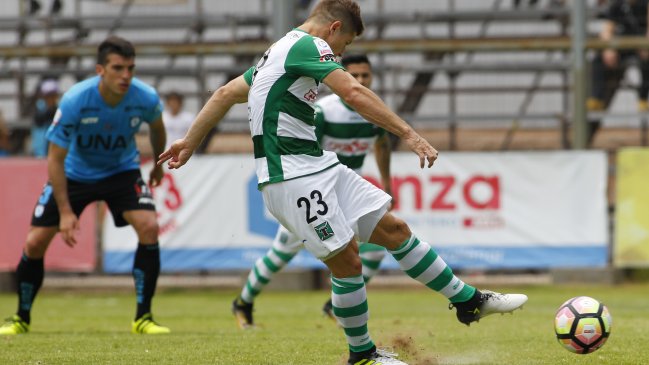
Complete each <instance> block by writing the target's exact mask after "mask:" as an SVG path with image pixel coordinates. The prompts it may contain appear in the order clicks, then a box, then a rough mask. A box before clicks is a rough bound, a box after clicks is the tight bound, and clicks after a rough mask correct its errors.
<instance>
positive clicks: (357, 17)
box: [309, 0, 365, 36]
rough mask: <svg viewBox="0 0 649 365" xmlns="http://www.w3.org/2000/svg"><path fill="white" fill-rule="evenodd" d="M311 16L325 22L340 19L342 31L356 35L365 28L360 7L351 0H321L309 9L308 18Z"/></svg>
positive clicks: (361, 32)
mask: <svg viewBox="0 0 649 365" xmlns="http://www.w3.org/2000/svg"><path fill="white" fill-rule="evenodd" d="M312 18H314V19H318V20H319V21H325V22H332V21H335V20H340V21H341V22H342V23H343V31H344V32H348V33H351V32H354V33H356V35H357V36H359V35H361V34H363V31H364V30H365V25H363V19H362V18H361V8H360V7H359V6H358V4H357V3H356V2H355V1H352V0H321V1H320V2H319V3H318V5H316V6H315V7H314V8H313V11H311V15H309V19H312Z"/></svg>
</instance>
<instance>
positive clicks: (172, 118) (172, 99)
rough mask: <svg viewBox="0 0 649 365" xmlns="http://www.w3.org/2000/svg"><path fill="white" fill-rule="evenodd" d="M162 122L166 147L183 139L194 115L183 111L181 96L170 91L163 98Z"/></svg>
mask: <svg viewBox="0 0 649 365" xmlns="http://www.w3.org/2000/svg"><path fill="white" fill-rule="evenodd" d="M162 121H163V122H164V125H165V129H166V130H167V147H166V148H169V146H171V144H172V143H173V142H174V141H175V140H177V139H181V138H183V137H185V133H187V130H188V129H189V127H190V126H191V125H192V122H193V121H194V114H192V113H190V112H188V111H185V110H183V96H182V95H181V94H180V93H178V92H176V91H172V92H170V93H169V94H167V96H166V97H165V109H164V111H163V112H162Z"/></svg>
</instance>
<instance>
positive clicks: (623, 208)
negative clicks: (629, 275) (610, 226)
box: [613, 148, 649, 268]
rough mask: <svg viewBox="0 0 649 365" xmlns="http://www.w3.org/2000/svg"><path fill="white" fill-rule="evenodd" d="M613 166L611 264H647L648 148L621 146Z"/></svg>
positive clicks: (642, 266)
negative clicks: (614, 185) (614, 176)
mask: <svg viewBox="0 0 649 365" xmlns="http://www.w3.org/2000/svg"><path fill="white" fill-rule="evenodd" d="M616 166H617V182H616V194H617V197H616V209H615V244H614V246H613V264H614V266H615V267H617V268H649V204H647V202H649V189H647V181H649V170H647V166H649V149H647V148H623V149H620V150H619V151H618V154H617V163H616Z"/></svg>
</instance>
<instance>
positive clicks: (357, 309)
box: [331, 275, 374, 352]
mask: <svg viewBox="0 0 649 365" xmlns="http://www.w3.org/2000/svg"><path fill="white" fill-rule="evenodd" d="M331 301H332V304H333V313H334V316H335V317H336V319H337V320H338V323H339V324H340V325H341V326H342V328H343V329H344V331H345V337H347V343H348V344H349V350H350V351H352V352H363V351H367V350H369V349H371V348H372V347H373V346H374V342H372V338H371V337H370V334H369V331H368V330H367V320H368V319H369V309H368V307H367V294H366V292H365V282H364V281H363V276H361V275H358V276H352V277H349V278H335V277H333V275H332V276H331Z"/></svg>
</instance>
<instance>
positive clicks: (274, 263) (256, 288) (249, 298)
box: [240, 238, 297, 303]
mask: <svg viewBox="0 0 649 365" xmlns="http://www.w3.org/2000/svg"><path fill="white" fill-rule="evenodd" d="M282 241H283V242H282ZM285 243H286V238H284V239H283V240H278V239H276V240H275V241H273V247H271V249H270V250H268V252H266V254H265V255H264V256H263V257H261V258H259V259H257V261H256V262H255V266H253V268H252V270H250V274H248V280H247V281H246V284H245V285H244V286H243V289H242V290H241V294H240V297H241V299H242V300H243V301H244V302H246V303H252V302H254V301H255V297H256V296H257V295H259V293H261V291H262V290H263V289H264V287H265V286H266V285H267V284H268V283H269V282H270V281H271V280H272V278H273V276H274V275H275V274H276V273H277V272H278V271H280V270H282V268H284V266H286V264H288V263H289V262H290V261H291V260H292V259H293V257H295V255H296V254H297V252H289V251H287V250H285V249H284V244H285Z"/></svg>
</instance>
